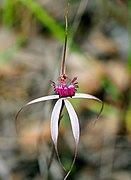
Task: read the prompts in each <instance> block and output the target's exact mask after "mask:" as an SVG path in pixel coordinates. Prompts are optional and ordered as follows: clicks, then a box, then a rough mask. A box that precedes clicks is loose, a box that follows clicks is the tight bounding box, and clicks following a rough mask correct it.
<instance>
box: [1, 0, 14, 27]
mask: <svg viewBox="0 0 131 180" xmlns="http://www.w3.org/2000/svg"><path fill="white" fill-rule="evenodd" d="M2 19H3V24H4V25H6V26H12V24H13V21H14V0H4V1H3V16H2Z"/></svg>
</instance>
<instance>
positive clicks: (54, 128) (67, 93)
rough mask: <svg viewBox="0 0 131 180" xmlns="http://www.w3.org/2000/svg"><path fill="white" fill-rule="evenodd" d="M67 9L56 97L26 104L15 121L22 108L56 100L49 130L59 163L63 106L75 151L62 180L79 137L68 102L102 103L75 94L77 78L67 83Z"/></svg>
mask: <svg viewBox="0 0 131 180" xmlns="http://www.w3.org/2000/svg"><path fill="white" fill-rule="evenodd" d="M68 9H69V3H68V8H67V11H66V35H65V43H64V51H63V52H64V54H63V60H62V66H61V67H62V68H61V73H60V76H59V78H58V81H59V84H58V85H57V84H56V83H55V82H53V81H51V84H52V86H53V87H54V91H55V93H56V95H50V96H43V97H40V98H37V99H34V100H32V101H30V102H28V103H27V104H25V105H24V106H23V107H22V108H21V109H20V110H19V112H18V113H17V115H16V120H17V119H18V115H19V113H20V112H21V110H22V109H23V108H24V107H26V106H29V105H32V104H35V103H39V102H43V101H47V100H57V101H56V103H55V105H54V108H53V111H52V114H51V123H50V130H51V138H52V141H53V143H54V147H55V150H56V153H57V156H58V159H59V162H60V163H61V161H60V158H59V154H58V150H57V140H58V129H59V121H60V119H61V111H62V109H63V106H64V105H65V107H66V109H67V112H68V114H69V118H70V121H71V127H72V132H73V137H74V142H75V149H74V159H73V162H72V165H71V167H70V170H69V171H68V172H67V174H66V176H65V178H64V180H66V179H67V177H68V175H69V174H70V172H71V170H72V168H73V165H74V163H75V159H76V154H77V146H78V142H79V136H80V127H79V120H78V116H77V114H76V112H75V110H74V108H73V106H72V104H71V103H70V101H69V100H70V99H71V98H73V99H75V98H84V99H93V100H96V101H99V102H101V103H102V101H101V100H100V99H98V98H97V97H95V96H93V95H90V94H85V93H77V88H78V82H77V77H75V78H73V79H72V80H71V81H70V82H68V81H69V80H68V77H67V75H66V73H65V54H66V44H67V30H68ZM102 109H103V103H102V107H101V109H100V113H99V115H100V114H101V112H102ZM99 115H98V116H99ZM61 165H62V163H61ZM62 166H63V165H62ZM63 168H64V166H63ZM64 169H65V168H64Z"/></svg>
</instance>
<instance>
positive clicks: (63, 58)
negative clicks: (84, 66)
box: [61, 1, 70, 74]
mask: <svg viewBox="0 0 131 180" xmlns="http://www.w3.org/2000/svg"><path fill="white" fill-rule="evenodd" d="M69 7H70V2H69V1H68V5H67V9H66V16H65V21H66V32H65V42H64V47H63V57H62V65H61V74H65V60H66V49H67V39H68V14H69Z"/></svg>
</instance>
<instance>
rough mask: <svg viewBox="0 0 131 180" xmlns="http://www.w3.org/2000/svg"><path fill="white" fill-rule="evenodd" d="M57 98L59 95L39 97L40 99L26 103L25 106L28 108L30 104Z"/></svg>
mask: <svg viewBox="0 0 131 180" xmlns="http://www.w3.org/2000/svg"><path fill="white" fill-rule="evenodd" d="M58 98H59V95H51V96H43V97H40V98H37V99H34V100H32V101H30V102H28V103H27V104H25V106H28V105H30V104H35V103H38V102H42V101H47V100H51V99H58Z"/></svg>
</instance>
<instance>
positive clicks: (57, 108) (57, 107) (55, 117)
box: [51, 99, 63, 146]
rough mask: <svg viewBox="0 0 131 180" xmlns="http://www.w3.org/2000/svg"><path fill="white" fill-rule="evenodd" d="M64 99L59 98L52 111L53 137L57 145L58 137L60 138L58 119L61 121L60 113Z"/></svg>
mask: <svg viewBox="0 0 131 180" xmlns="http://www.w3.org/2000/svg"><path fill="white" fill-rule="evenodd" d="M62 101H63V100H62V99H59V100H58V101H57V102H56V104H55V106H54V109H53V111H52V114H51V137H52V140H53V143H54V145H55V146H56V145H57V139H58V121H59V115H60V110H61V107H62Z"/></svg>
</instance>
